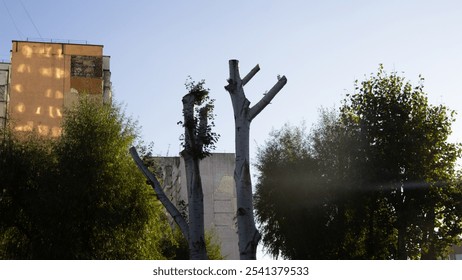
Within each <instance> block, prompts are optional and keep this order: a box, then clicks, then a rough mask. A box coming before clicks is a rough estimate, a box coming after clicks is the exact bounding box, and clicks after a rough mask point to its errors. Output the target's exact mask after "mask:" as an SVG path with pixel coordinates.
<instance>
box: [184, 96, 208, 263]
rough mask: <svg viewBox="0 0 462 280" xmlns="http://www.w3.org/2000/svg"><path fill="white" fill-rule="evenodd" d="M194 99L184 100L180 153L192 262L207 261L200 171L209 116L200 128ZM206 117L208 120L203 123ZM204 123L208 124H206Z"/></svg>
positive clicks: (201, 120)
mask: <svg viewBox="0 0 462 280" xmlns="http://www.w3.org/2000/svg"><path fill="white" fill-rule="evenodd" d="M195 100H196V98H195V96H194V95H193V94H191V93H189V94H187V95H185V96H184V97H183V116H184V127H185V134H184V150H183V151H182V152H181V155H182V156H183V159H184V162H185V170H186V186H187V192H188V208H189V240H188V243H189V253H190V258H191V259H192V260H205V259H207V251H206V247H205V232H204V194H203V191H202V181H201V174H200V169H199V160H200V158H201V155H202V141H201V135H200V132H199V131H200V127H201V125H205V126H206V125H207V116H206V115H205V116H204V115H200V116H199V118H200V119H199V123H200V124H199V129H198V128H197V126H196V120H195V119H194V104H195ZM204 118H205V120H204ZM204 122H205V123H204Z"/></svg>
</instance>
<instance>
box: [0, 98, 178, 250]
mask: <svg viewBox="0 0 462 280" xmlns="http://www.w3.org/2000/svg"><path fill="white" fill-rule="evenodd" d="M62 127H63V135H62V136H61V137H60V138H59V139H58V140H56V142H54V143H50V144H46V142H43V140H42V139H36V140H31V141H23V140H21V141H18V140H16V139H14V136H11V137H6V138H4V139H2V141H3V145H2V150H1V153H2V157H1V164H2V167H6V168H7V169H4V168H1V171H0V172H2V177H3V178H6V179H5V180H3V179H2V181H1V182H0V183H1V186H2V189H3V194H2V201H1V202H0V205H1V206H0V207H2V212H1V213H2V214H1V215H2V216H1V230H2V236H3V238H2V244H1V249H0V253H2V257H3V258H16V259H163V258H165V256H166V255H168V254H169V252H168V251H169V250H171V248H172V247H173V246H174V243H175V241H174V240H173V239H172V233H171V230H170V227H169V224H168V221H167V219H166V216H165V214H164V212H163V211H162V209H161V208H160V204H159V202H158V201H157V199H156V197H155V196H153V195H152V194H151V192H150V189H149V188H148V187H147V186H146V185H145V180H144V178H143V176H142V175H141V174H139V173H137V172H134V168H135V165H134V164H133V161H132V160H131V158H130V156H129V154H128V153H127V150H128V147H129V146H130V145H131V144H132V142H133V141H134V140H135V136H136V129H135V128H136V125H135V124H134V123H133V122H131V121H130V119H129V118H127V117H125V116H124V115H123V114H122V112H121V111H120V108H119V107H117V106H112V105H101V104H100V103H96V102H94V101H91V100H90V99H89V98H82V99H81V100H80V101H79V103H78V104H77V105H76V106H75V107H73V108H72V109H70V110H68V111H67V112H66V114H65V118H64V121H63V124H62ZM4 155H5V156H4ZM10 172H11V173H10ZM3 173H5V174H3Z"/></svg>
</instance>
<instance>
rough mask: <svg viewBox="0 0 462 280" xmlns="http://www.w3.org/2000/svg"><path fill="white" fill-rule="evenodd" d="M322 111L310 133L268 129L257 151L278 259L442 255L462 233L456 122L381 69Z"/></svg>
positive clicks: (268, 240) (264, 209)
mask: <svg viewBox="0 0 462 280" xmlns="http://www.w3.org/2000/svg"><path fill="white" fill-rule="evenodd" d="M356 84H357V86H356V92H355V93H354V94H352V95H347V98H346V99H345V100H344V103H343V105H342V107H341V108H340V113H339V114H338V115H337V114H335V113H332V112H326V111H324V112H322V114H321V120H320V122H319V125H318V126H317V127H315V128H314V129H313V130H312V131H311V133H310V134H309V135H306V134H305V133H304V132H303V130H302V129H298V128H287V127H286V128H283V129H281V130H280V131H278V132H276V133H273V135H272V138H271V139H270V141H268V142H267V144H266V146H265V147H264V148H262V149H261V150H260V151H259V155H258V164H257V168H258V169H259V171H260V177H259V183H258V185H257V192H256V195H255V197H256V199H255V200H256V210H257V217H258V218H259V220H260V222H261V224H262V229H263V230H262V231H263V233H264V237H263V240H264V243H265V245H266V246H267V247H268V248H269V251H270V253H271V254H273V255H274V256H277V255H282V256H283V257H285V258H291V259H304V258H306V259H308V258H312V259H313V258H314V259H408V258H409V259H436V258H444V257H445V256H446V255H447V253H448V250H449V248H450V246H451V245H452V244H457V243H458V242H459V240H460V237H459V236H460V234H461V219H460V217H462V211H461V210H462V209H461V204H460V202H459V201H460V199H461V189H460V186H459V185H458V184H457V176H456V173H455V161H456V159H457V158H458V156H459V155H460V147H459V146H458V145H456V144H451V143H449V142H448V141H447V138H448V136H449V135H450V133H451V124H452V122H453V121H454V117H453V112H452V111H450V110H449V109H447V108H446V107H444V106H442V105H440V106H432V105H430V104H428V100H427V97H426V94H425V92H424V91H423V79H421V81H420V83H419V85H418V86H416V87H413V86H412V85H411V84H410V83H409V82H405V80H404V78H402V77H399V76H398V75H397V74H396V73H391V74H387V73H385V72H384V71H383V68H382V67H380V68H379V72H378V73H377V75H375V76H371V77H370V78H369V79H367V80H365V81H364V82H362V83H360V84H358V83H356Z"/></svg>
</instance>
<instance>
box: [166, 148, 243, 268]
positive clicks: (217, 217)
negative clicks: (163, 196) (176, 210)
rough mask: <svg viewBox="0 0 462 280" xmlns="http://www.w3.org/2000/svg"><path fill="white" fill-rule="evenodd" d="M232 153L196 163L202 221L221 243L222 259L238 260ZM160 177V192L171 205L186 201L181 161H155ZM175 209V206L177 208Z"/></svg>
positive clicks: (183, 168) (167, 159) (182, 162)
mask: <svg viewBox="0 0 462 280" xmlns="http://www.w3.org/2000/svg"><path fill="white" fill-rule="evenodd" d="M234 157H235V156H234V154H231V153H216V154H212V156H210V157H207V158H205V159H204V160H202V161H201V163H200V169H201V179H202V188H203V191H204V215H205V217H204V221H205V228H206V230H209V231H212V232H213V233H215V234H216V236H217V237H218V241H219V242H220V243H221V252H222V254H223V255H224V257H225V258H226V259H229V260H235V259H236V260H237V259H239V249H238V236H237V228H236V221H235V213H236V210H237V209H236V191H235V186H234V179H233V174H234V160H235V158H234ZM157 160H158V162H159V164H160V166H161V169H162V174H163V178H162V179H163V182H164V191H165V192H166V193H167V195H168V196H169V197H170V198H171V199H172V201H173V202H174V203H175V204H178V202H179V201H180V200H183V201H185V202H187V201H188V195H187V189H186V175H185V167H184V161H183V159H182V158H180V157H159V158H157ZM177 206H178V205H177Z"/></svg>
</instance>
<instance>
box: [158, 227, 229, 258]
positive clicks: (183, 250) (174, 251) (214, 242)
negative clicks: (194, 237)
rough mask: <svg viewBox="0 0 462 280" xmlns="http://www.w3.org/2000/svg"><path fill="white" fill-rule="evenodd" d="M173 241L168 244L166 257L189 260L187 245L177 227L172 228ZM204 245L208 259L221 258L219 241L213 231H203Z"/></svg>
mask: <svg viewBox="0 0 462 280" xmlns="http://www.w3.org/2000/svg"><path fill="white" fill-rule="evenodd" d="M173 236H174V243H173V246H172V244H168V245H169V249H168V251H167V252H166V257H167V258H168V259H170V260H189V259H190V257H189V245H188V241H187V240H186V239H185V238H184V236H183V234H182V233H181V231H180V230H179V229H178V227H175V228H174V230H173ZM205 247H206V250H207V257H208V259H209V260H223V259H224V256H223V255H222V254H221V248H220V242H219V241H218V237H217V235H216V234H215V232H214V231H206V232H205Z"/></svg>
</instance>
